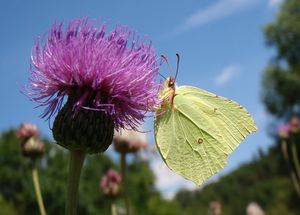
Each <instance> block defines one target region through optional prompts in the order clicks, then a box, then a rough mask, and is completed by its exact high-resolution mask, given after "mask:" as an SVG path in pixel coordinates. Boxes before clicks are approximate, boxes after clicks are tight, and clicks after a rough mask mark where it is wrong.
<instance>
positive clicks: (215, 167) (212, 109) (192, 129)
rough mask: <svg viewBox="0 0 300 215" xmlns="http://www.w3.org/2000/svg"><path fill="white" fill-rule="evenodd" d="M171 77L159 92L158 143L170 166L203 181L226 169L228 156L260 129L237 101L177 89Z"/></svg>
mask: <svg viewBox="0 0 300 215" xmlns="http://www.w3.org/2000/svg"><path fill="white" fill-rule="evenodd" d="M170 80H171V79H170V78H169V79H168V80H167V81H166V82H165V88H164V89H162V91H161V93H160V95H161V99H162V104H161V106H160V108H159V109H157V111H156V114H155V115H156V116H155V142H156V145H157V147H158V150H159V152H160V154H161V156H162V158H163V160H164V161H165V163H166V164H167V166H168V167H169V168H170V169H172V170H173V171H175V172H176V173H178V174H180V175H182V176H183V177H185V178H187V179H190V180H192V181H194V182H195V183H196V184H202V182H203V181H204V180H205V179H207V178H208V177H210V176H212V175H213V174H215V173H217V172H218V171H220V170H221V169H222V168H224V166H225V165H226V162H227V157H228V155H229V154H230V153H231V152H232V151H233V150H234V149H235V148H236V147H237V146H238V145H239V144H240V143H241V142H242V141H243V140H244V139H245V138H246V136H248V135H249V134H250V133H252V132H254V131H256V130H257V128H256V125H255V122H254V121H253V119H252V118H251V116H250V114H249V113H248V111H247V110H246V109H245V108H244V107H242V106H241V105H239V104H238V103H236V102H234V101H232V100H230V99H227V98H224V97H221V96H217V95H215V94H213V93H210V92H207V91H205V90H202V89H199V88H196V87H191V86H181V87H178V88H175V85H174V83H173V86H170ZM171 85H172V84H171Z"/></svg>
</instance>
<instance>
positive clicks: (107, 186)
mask: <svg viewBox="0 0 300 215" xmlns="http://www.w3.org/2000/svg"><path fill="white" fill-rule="evenodd" d="M121 182H122V179H121V176H120V174H119V173H118V172H117V171H115V170H113V169H109V170H108V171H107V173H106V175H104V176H103V177H102V179H101V181H100V188H101V189H102V191H103V193H104V194H105V195H107V196H110V197H114V196H117V195H118V194H119V192H120V188H121Z"/></svg>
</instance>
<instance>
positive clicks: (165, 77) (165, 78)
mask: <svg viewBox="0 0 300 215" xmlns="http://www.w3.org/2000/svg"><path fill="white" fill-rule="evenodd" d="M158 74H159V75H160V76H161V77H162V78H163V79H165V80H167V78H166V77H165V76H163V75H162V74H160V72H159V73H158Z"/></svg>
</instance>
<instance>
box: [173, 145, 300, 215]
mask: <svg viewBox="0 0 300 215" xmlns="http://www.w3.org/2000/svg"><path fill="white" fill-rule="evenodd" d="M214 200H218V201H220V202H221V203H222V206H223V213H222V215H242V214H245V208H246V206H247V205H248V203H249V202H252V201H255V202H257V203H259V204H260V205H261V206H262V208H263V209H264V210H265V212H266V215H299V214H300V199H299V198H298V196H297V194H296V192H295V191H294V188H293V185H292V182H291V180H290V178H289V172H288V169H287V168H286V165H285V161H284V160H283V157H282V155H281V149H280V144H279V143H277V144H275V145H274V146H273V147H271V148H270V149H269V150H268V152H267V153H265V154H263V153H262V152H260V153H259V155H258V157H257V158H256V159H255V160H253V161H252V162H250V163H248V164H245V165H242V166H241V167H240V168H239V169H237V170H235V171H233V172H232V173H230V174H229V175H227V176H225V177H223V178H222V179H221V180H220V181H218V182H216V183H213V184H209V185H207V186H206V187H204V188H203V189H202V190H199V191H186V190H182V191H180V192H178V193H177V195H176V197H175V201H176V202H177V203H178V204H179V205H180V207H181V208H182V209H183V211H185V212H186V213H185V215H196V214H203V211H207V210H208V206H209V203H210V202H211V201H214ZM200 211H201V212H202V213H201V212H200Z"/></svg>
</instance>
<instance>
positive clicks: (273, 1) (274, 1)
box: [269, 0, 284, 7]
mask: <svg viewBox="0 0 300 215" xmlns="http://www.w3.org/2000/svg"><path fill="white" fill-rule="evenodd" d="M283 1H284V0H269V6H270V7H278V6H279V5H281V3H282V2H283Z"/></svg>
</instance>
